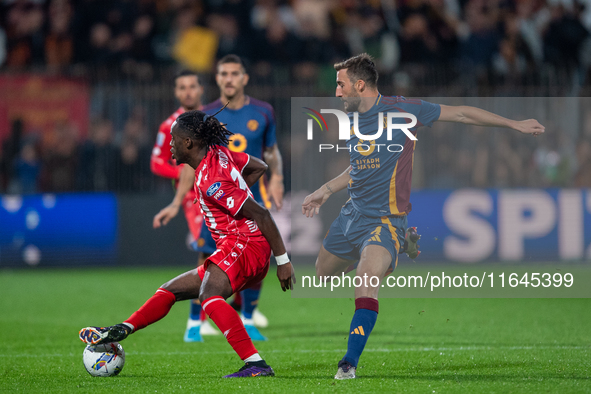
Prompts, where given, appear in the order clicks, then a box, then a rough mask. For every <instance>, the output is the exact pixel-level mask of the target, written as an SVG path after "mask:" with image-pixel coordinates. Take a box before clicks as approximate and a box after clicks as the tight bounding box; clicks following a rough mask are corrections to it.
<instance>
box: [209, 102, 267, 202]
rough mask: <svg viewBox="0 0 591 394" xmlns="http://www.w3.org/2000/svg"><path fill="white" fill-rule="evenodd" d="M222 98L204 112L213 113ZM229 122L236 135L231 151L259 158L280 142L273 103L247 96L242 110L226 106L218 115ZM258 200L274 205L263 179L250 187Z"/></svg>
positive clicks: (227, 123)
mask: <svg viewBox="0 0 591 394" xmlns="http://www.w3.org/2000/svg"><path fill="white" fill-rule="evenodd" d="M223 105H224V104H222V102H221V100H220V99H217V100H216V101H214V102H212V103H210V104H208V105H206V106H205V107H204V108H203V112H205V113H207V114H210V115H213V114H214V113H216V112H217V111H219V110H220V108H222V107H223ZM216 118H217V119H218V120H219V121H220V122H222V123H224V124H226V127H227V128H228V130H230V131H231V132H232V133H234V135H232V136H231V137H230V143H229V144H228V148H229V149H230V150H231V151H232V152H245V153H248V154H249V155H251V156H254V157H257V158H259V159H262V158H263V152H264V151H265V148H269V147H272V146H274V145H275V144H276V143H277V137H276V136H275V128H276V125H275V113H274V111H273V107H271V105H270V104H268V103H266V102H264V101H260V100H256V99H253V98H252V97H249V96H246V103H245V104H244V106H243V107H242V108H240V109H231V108H226V109H225V110H223V111H222V112H220V113H219V114H217V115H216ZM251 191H252V194H253V195H254V197H255V200H256V201H257V202H259V203H262V204H264V205H265V206H266V207H267V208H271V203H270V201H269V198H268V196H267V191H266V189H265V184H264V182H261V181H259V182H258V183H257V184H255V185H253V186H252V187H251Z"/></svg>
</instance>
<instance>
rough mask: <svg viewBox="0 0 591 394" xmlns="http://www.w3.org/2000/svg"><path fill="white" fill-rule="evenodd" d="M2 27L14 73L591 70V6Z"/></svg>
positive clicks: (414, 5) (30, 16) (94, 0)
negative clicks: (361, 62) (228, 68)
mask: <svg viewBox="0 0 591 394" xmlns="http://www.w3.org/2000/svg"><path fill="white" fill-rule="evenodd" d="M0 15H2V17H1V20H0V48H1V49H0V65H2V67H4V68H5V69H22V68H27V67H35V66H42V67H46V68H49V69H50V70H54V71H57V72H59V71H64V70H72V69H73V68H74V69H76V67H79V68H80V67H82V68H83V66H84V65H86V66H90V67H93V68H94V67H103V66H104V67H108V68H116V69H118V70H120V71H122V72H123V73H128V74H130V75H134V76H137V77H146V78H149V77H151V76H152V72H153V70H152V68H153V66H154V65H155V64H159V63H164V64H166V63H171V62H174V61H181V62H185V63H186V64H188V65H193V66H194V67H195V68H197V69H198V70H197V71H199V72H208V71H211V70H212V68H213V66H214V64H215V60H216V59H219V58H220V57H222V56H224V55H226V54H229V53H235V54H238V55H240V56H242V57H244V58H246V59H248V60H249V61H250V63H251V64H252V65H253V66H254V67H253V69H255V70H257V71H258V72H261V73H263V74H264V73H265V72H270V70H271V67H272V66H277V65H287V66H290V68H291V71H292V72H293V74H294V75H296V76H300V77H303V78H313V77H316V76H320V75H321V69H322V67H323V66H327V65H328V66H329V67H330V65H331V64H332V63H334V62H336V61H340V60H342V59H345V58H348V57H349V56H351V55H353V54H358V53H361V52H368V53H369V54H371V55H372V56H374V57H375V58H376V59H377V63H378V66H379V68H380V71H381V73H391V72H393V71H396V70H397V69H398V68H399V67H400V66H404V65H406V64H412V65H417V68H416V69H415V71H416V72H420V65H430V66H431V67H444V66H445V67H452V68H453V69H454V70H458V73H460V74H462V73H465V72H470V73H475V74H477V75H478V74H483V73H487V74H490V75H491V78H492V80H493V81H494V82H496V83H498V82H510V83H513V84H514V83H524V82H527V83H535V77H536V75H537V74H538V73H539V72H540V70H541V69H542V68H541V67H540V66H542V65H551V66H553V67H557V68H564V69H577V68H580V67H583V69H584V70H587V69H588V66H589V64H590V63H591V44H590V40H589V31H590V30H591V0H365V1H362V0H5V1H3V2H2V3H1V5H0ZM411 73H412V71H411ZM411 77H412V75H411Z"/></svg>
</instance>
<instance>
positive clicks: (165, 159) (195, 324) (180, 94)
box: [150, 70, 219, 342]
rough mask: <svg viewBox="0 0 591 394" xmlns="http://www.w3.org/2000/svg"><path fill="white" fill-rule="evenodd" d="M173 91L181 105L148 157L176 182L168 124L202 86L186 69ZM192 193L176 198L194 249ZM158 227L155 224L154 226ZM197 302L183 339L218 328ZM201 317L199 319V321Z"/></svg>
mask: <svg viewBox="0 0 591 394" xmlns="http://www.w3.org/2000/svg"><path fill="white" fill-rule="evenodd" d="M174 95H175V97H176V99H177V100H178V101H179V102H180V103H181V106H180V107H179V108H178V109H177V110H176V111H174V112H173V114H172V115H170V116H169V117H168V119H166V120H165V121H164V122H162V123H161V124H160V127H159V129H158V134H157V136H156V143H155V144H154V148H153V149H152V157H151V158H150V169H151V170H152V173H154V175H158V176H161V177H163V178H168V179H171V180H172V181H173V182H174V183H175V184H178V181H179V177H180V174H181V169H182V165H177V163H176V162H175V160H173V159H172V157H171V155H172V154H171V153H170V148H169V146H170V126H172V124H173V122H174V121H175V120H176V118H178V116H179V115H180V114H182V113H184V112H185V111H192V110H196V109H201V108H202V107H203V106H202V105H201V96H202V95H203V87H202V86H201V84H200V83H199V77H198V76H197V74H196V73H194V72H193V71H190V70H182V71H180V72H179V73H178V74H177V75H176V76H175V78H174ZM194 199H195V193H194V192H193V191H192V190H189V192H188V193H187V194H186V195H185V198H184V199H183V200H182V201H179V202H178V204H179V206H182V207H183V211H184V212H185V218H186V219H187V225H188V226H189V234H190V237H191V241H190V244H191V248H192V249H193V250H195V251H197V241H198V239H199V237H200V233H201V229H202V225H203V216H202V215H201V212H199V209H196V207H195V206H194V205H193V200H194ZM156 227H158V226H156ZM201 315H202V309H201V303H200V302H199V300H198V299H195V300H193V301H192V302H191V311H190V315H189V320H188V322H187V329H186V331H185V336H184V340H185V342H200V341H202V339H201V335H217V334H219V332H218V331H217V330H216V329H215V328H213V327H212V326H211V325H210V324H209V322H208V321H207V320H205V319H202V318H203V317H204V316H201ZM202 320H203V322H202Z"/></svg>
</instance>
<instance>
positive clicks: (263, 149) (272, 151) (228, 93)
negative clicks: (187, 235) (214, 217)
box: [185, 55, 284, 341]
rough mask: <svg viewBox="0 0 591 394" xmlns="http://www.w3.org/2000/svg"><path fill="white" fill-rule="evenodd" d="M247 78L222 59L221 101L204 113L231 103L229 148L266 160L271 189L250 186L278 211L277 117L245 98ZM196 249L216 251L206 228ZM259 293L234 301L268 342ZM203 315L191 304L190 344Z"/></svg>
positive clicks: (232, 61) (225, 115) (226, 114)
mask: <svg viewBox="0 0 591 394" xmlns="http://www.w3.org/2000/svg"><path fill="white" fill-rule="evenodd" d="M248 78H249V77H248V74H247V73H246V69H245V66H244V62H243V61H242V59H241V58H240V57H239V56H236V55H227V56H224V57H223V58H222V59H220V61H219V62H218V64H217V73H216V82H217V84H218V86H219V88H220V98H219V99H217V100H216V101H214V102H212V103H210V104H208V105H206V106H205V107H204V108H203V112H205V113H207V114H210V115H211V114H214V113H216V112H217V111H218V110H219V109H220V108H222V107H223V106H224V105H225V104H226V103H227V102H228V101H229V102H230V103H229V104H228V106H227V107H226V109H225V110H224V111H223V112H221V113H219V114H218V115H217V118H218V119H219V121H220V122H221V123H223V124H226V125H228V128H229V129H231V130H232V132H233V133H234V134H233V135H232V136H231V138H230V142H229V144H228V148H229V149H230V150H231V151H233V152H244V153H248V154H249V155H251V156H254V157H256V158H260V159H264V161H265V162H266V163H267V165H268V166H269V170H270V171H271V176H270V179H269V188H268V190H267V188H266V186H265V183H264V182H263V181H262V180H260V181H259V182H258V183H257V184H255V185H253V186H252V187H251V191H252V193H253V195H254V198H255V200H256V201H257V202H258V203H259V204H261V205H263V206H264V207H265V208H267V209H270V208H271V201H270V199H272V200H273V202H274V203H275V205H276V206H277V209H278V210H279V209H281V207H282V205H283V191H284V187H283V168H282V167H283V166H282V159H281V154H280V152H279V149H278V147H277V138H276V136H275V129H276V125H275V114H274V111H273V107H271V105H270V104H268V103H266V102H264V101H260V100H256V99H254V98H252V97H250V96H247V95H245V93H244V87H245V86H246V85H247V83H248ZM197 250H198V251H200V252H202V256H201V258H202V259H203V260H205V258H206V256H208V255H210V254H212V253H213V252H214V251H215V250H216V246H215V242H214V241H213V239H212V238H211V233H210V232H209V230H208V229H207V227H205V226H204V227H203V228H202V230H201V236H200V238H199V239H198V240H197ZM260 291H261V284H258V285H255V286H253V287H251V288H248V289H245V290H243V291H242V292H240V293H239V294H237V295H236V296H235V297H236V299H235V302H236V301H241V305H240V304H238V305H240V306H239V308H240V309H241V312H242V315H243V318H244V325H245V327H246V331H247V332H248V334H249V336H250V337H251V338H252V339H253V340H255V341H257V340H258V341H264V340H266V338H265V337H264V336H263V335H262V334H261V333H260V332H259V330H258V329H257V328H256V327H255V321H256V319H253V315H254V314H255V313H257V315H258V316H255V317H258V321H259V324H258V325H259V326H266V324H267V323H266V318H265V317H264V316H263V315H262V314H261V313H260V311H258V310H256V311H255V308H256V307H257V304H258V300H259V295H260ZM200 313H201V305H200V304H199V303H198V302H197V301H195V302H192V303H191V314H190V317H189V322H188V324H187V327H188V328H187V332H186V333H185V340H187V339H188V340H189V341H190V340H191V338H198V337H199V316H200ZM202 334H203V332H202ZM199 338H200V337H199ZM196 340H197V339H196ZM199 340H200V339H199Z"/></svg>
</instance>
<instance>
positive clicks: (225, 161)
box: [220, 151, 228, 168]
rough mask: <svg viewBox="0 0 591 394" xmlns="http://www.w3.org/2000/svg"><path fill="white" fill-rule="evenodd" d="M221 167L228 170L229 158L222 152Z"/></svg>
mask: <svg viewBox="0 0 591 394" xmlns="http://www.w3.org/2000/svg"><path fill="white" fill-rule="evenodd" d="M220 166H222V168H228V156H226V154H225V153H224V152H222V151H220Z"/></svg>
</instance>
